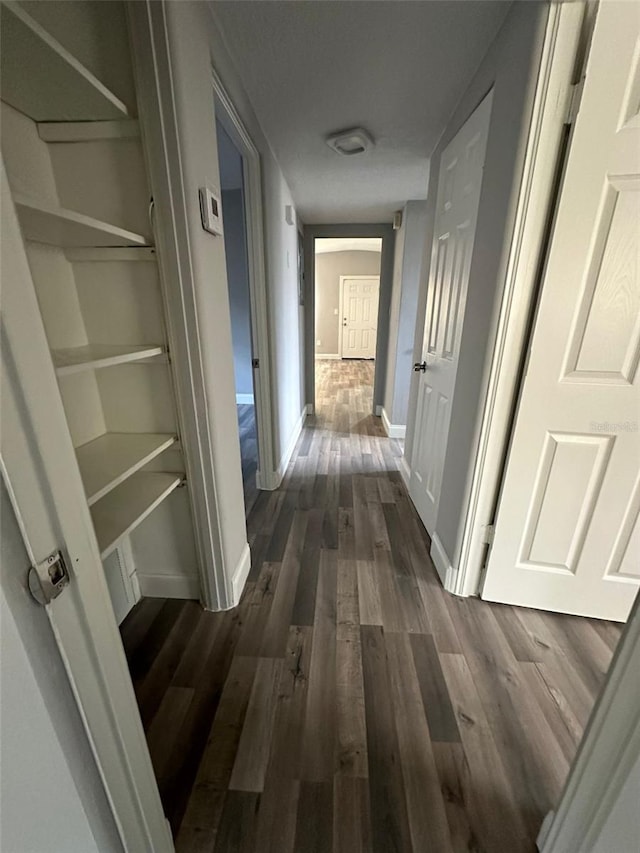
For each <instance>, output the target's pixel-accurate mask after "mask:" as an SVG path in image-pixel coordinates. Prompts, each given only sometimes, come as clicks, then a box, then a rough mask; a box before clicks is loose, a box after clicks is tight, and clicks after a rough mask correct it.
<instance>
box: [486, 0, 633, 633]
mask: <svg viewBox="0 0 640 853" xmlns="http://www.w3.org/2000/svg"><path fill="white" fill-rule="evenodd" d="M639 229H640V13H639V11H638V6H637V4H635V3H619V2H611V3H601V4H600V6H599V10H598V17H597V20H596V27H595V32H594V38H593V42H592V46H591V52H590V55H589V61H588V66H587V74H586V83H585V88H584V92H583V96H582V103H581V107H580V112H579V114H578V118H577V121H576V125H575V130H574V136H573V139H572V142H571V148H570V151H569V158H568V162H567V167H566V172H565V180H564V185H563V188H562V192H561V196H560V202H559V206H558V211H557V216H556V224H555V228H554V232H553V235H552V240H551V247H550V252H549V257H548V263H547V268H546V273H545V278H544V282H543V287H542V295H541V299H540V305H539V308H538V315H537V319H536V323H535V328H534V332H533V338H532V344H531V352H530V357H529V363H528V367H527V373H526V377H525V379H524V384H523V388H522V393H521V399H520V405H519V409H518V413H517V418H516V423H515V430H514V434H513V437H512V445H511V451H510V454H509V458H508V461H507V468H506V473H505V480H504V483H503V489H502V495H501V498H500V503H499V508H498V515H497V518H496V529H495V539H494V544H493V548H492V551H491V554H490V558H489V564H488V569H487V576H486V580H485V583H484V587H483V590H482V597H483V598H487V599H490V600H492V601H503V602H509V603H512V604H521V605H525V606H527V607H539V608H544V609H546V610H556V611H560V612H563V613H575V614H579V615H585V616H595V617H599V618H603V619H617V620H625V619H626V617H627V615H628V613H629V609H630V607H631V604H632V602H633V599H634V597H635V594H636V590H637V589H638V585H639V582H640V527H639V523H638V511H639V509H640V435H639V433H638V417H639V414H640V395H639V387H638V385H639V383H638V356H639V353H640V278H639V275H638V265H639V259H640V258H639V251H640V242H639V239H638V236H639Z"/></svg>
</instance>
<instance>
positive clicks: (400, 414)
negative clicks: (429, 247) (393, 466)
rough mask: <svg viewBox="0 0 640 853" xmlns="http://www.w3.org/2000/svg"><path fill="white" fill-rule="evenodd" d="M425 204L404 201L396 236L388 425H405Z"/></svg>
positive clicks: (423, 253)
mask: <svg viewBox="0 0 640 853" xmlns="http://www.w3.org/2000/svg"><path fill="white" fill-rule="evenodd" d="M426 229H427V202H426V201H408V202H407V203H406V205H405V207H404V210H403V213H402V225H401V226H400V229H399V230H398V232H397V234H396V252H395V259H394V268H393V291H392V294H391V317H390V320H389V357H388V361H387V376H386V383H385V394H384V408H385V412H386V414H387V418H388V419H389V422H390V423H392V424H396V425H399V426H403V425H405V424H406V422H407V414H408V409H409V392H410V389H411V375H412V368H413V347H414V334H415V326H416V310H417V307H418V298H419V294H420V283H421V280H422V267H423V261H424V257H425V252H424V249H425V242H424V240H425V233H426Z"/></svg>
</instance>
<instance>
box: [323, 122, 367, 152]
mask: <svg viewBox="0 0 640 853" xmlns="http://www.w3.org/2000/svg"><path fill="white" fill-rule="evenodd" d="M326 142H327V145H328V146H329V148H333V150H334V151H337V152H338V154H346V155H348V156H351V155H352V154H363V153H364V152H365V151H366V150H367V149H368V148H371V146H372V145H373V144H374V143H373V139H372V138H371V136H370V135H369V133H368V132H367V131H366V130H365V129H364V128H363V127H354V128H352V129H351V130H341V131H340V132H339V133H332V134H331V136H329V137H327V140H326Z"/></svg>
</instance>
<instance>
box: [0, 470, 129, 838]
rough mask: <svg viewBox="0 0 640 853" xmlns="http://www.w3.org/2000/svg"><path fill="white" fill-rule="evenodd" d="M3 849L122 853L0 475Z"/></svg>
mask: <svg viewBox="0 0 640 853" xmlns="http://www.w3.org/2000/svg"><path fill="white" fill-rule="evenodd" d="M0 513H1V517H2V552H1V556H2V566H1V577H0V581H1V588H0V637H1V646H2V670H1V675H2V680H1V682H0V744H1V758H0V849H1V850H3V851H7V853H57V851H64V853H93V851H100V853H119V851H121V850H122V846H121V843H120V839H119V837H118V834H117V830H116V827H115V824H114V822H113V818H112V815H111V810H110V808H109V804H108V802H107V799H106V796H105V794H104V789H103V787H102V782H101V780H100V776H99V774H98V770H97V767H96V765H95V762H94V759H93V755H92V753H91V750H90V747H89V742H88V740H87V737H86V734H85V730H84V727H83V724H82V721H81V719H80V716H79V714H78V710H77V707H76V704H75V700H74V698H73V694H72V692H71V687H70V685H69V682H68V681H67V676H66V673H65V671H64V667H63V664H62V660H61V658H60V655H59V653H58V648H57V646H56V644H55V640H54V637H53V633H52V630H51V626H50V624H49V620H48V618H47V615H46V613H45V610H44V608H41V607H40V606H39V605H37V604H36V603H35V602H34V601H33V600H32V599H31V597H30V595H29V593H28V592H27V590H26V588H25V581H26V576H27V568H28V566H29V559H28V557H27V553H26V551H25V548H24V544H23V542H22V539H21V537H20V532H19V530H18V525H17V523H16V520H15V516H14V513H13V508H12V507H11V504H10V502H9V499H8V496H7V492H6V490H5V487H4V483H2V482H1V481H0Z"/></svg>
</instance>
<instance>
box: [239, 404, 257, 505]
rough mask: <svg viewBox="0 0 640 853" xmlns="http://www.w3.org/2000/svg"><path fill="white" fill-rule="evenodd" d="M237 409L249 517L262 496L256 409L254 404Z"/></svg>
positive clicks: (240, 406) (243, 482) (241, 405)
mask: <svg viewBox="0 0 640 853" xmlns="http://www.w3.org/2000/svg"><path fill="white" fill-rule="evenodd" d="M237 408H238V432H239V434H240V459H241V463H242V485H243V487H244V508H245V513H246V515H247V517H248V516H249V514H250V512H251V510H252V509H253V505H254V503H255V502H256V500H257V498H258V495H259V494H260V493H259V491H258V487H257V485H256V472H257V470H258V433H257V430H256V408H255V406H254V405H253V403H238V405H237Z"/></svg>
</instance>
